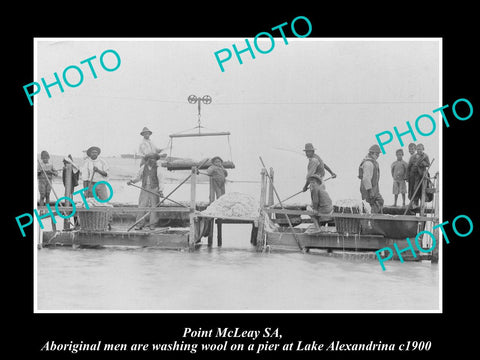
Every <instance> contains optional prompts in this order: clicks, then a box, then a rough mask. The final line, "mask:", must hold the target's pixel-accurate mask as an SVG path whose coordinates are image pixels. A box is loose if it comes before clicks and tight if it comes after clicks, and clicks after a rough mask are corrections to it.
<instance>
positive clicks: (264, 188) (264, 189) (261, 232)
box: [257, 169, 267, 251]
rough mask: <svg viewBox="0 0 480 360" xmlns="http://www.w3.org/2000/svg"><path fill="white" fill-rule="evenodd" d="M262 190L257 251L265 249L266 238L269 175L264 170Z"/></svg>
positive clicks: (262, 172)
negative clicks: (264, 240)
mask: <svg viewBox="0 0 480 360" xmlns="http://www.w3.org/2000/svg"><path fill="white" fill-rule="evenodd" d="M260 176H261V181H260V183H261V188H260V215H259V217H258V232H257V250H258V251H261V250H262V249H263V238H264V236H265V229H264V222H265V219H264V213H265V210H266V209H265V202H266V198H267V175H266V173H265V170H264V169H262V171H261V173H260Z"/></svg>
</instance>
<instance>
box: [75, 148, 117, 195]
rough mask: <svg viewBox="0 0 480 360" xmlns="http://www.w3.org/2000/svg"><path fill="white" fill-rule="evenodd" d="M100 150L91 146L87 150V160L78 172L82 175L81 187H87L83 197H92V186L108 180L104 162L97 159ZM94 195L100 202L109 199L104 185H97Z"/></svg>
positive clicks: (107, 169) (106, 165)
mask: <svg viewBox="0 0 480 360" xmlns="http://www.w3.org/2000/svg"><path fill="white" fill-rule="evenodd" d="M100 152H101V150H100V148H99V147H98V146H92V147H90V148H88V150H87V158H86V159H85V163H84V164H83V166H82V168H81V169H80V172H81V173H82V180H83V187H88V190H87V191H86V192H85V197H87V198H89V197H93V192H92V189H93V185H95V183H97V182H99V181H106V180H107V179H108V171H109V167H108V164H107V162H106V161H105V160H103V159H102V158H99V157H98V156H99V155H100ZM95 193H96V194H97V197H98V198H99V199H101V200H106V199H108V198H109V195H110V194H109V191H108V190H107V186H106V185H105V184H99V185H97V186H96V187H95Z"/></svg>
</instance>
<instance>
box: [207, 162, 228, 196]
mask: <svg viewBox="0 0 480 360" xmlns="http://www.w3.org/2000/svg"><path fill="white" fill-rule="evenodd" d="M207 175H208V176H210V195H209V200H210V203H212V202H214V201H215V199H218V198H219V197H220V196H222V195H224V194H225V182H226V177H227V176H228V172H227V170H225V168H224V167H223V160H222V158H221V157H220V156H214V157H213V158H212V165H210V166H209V167H208V169H207Z"/></svg>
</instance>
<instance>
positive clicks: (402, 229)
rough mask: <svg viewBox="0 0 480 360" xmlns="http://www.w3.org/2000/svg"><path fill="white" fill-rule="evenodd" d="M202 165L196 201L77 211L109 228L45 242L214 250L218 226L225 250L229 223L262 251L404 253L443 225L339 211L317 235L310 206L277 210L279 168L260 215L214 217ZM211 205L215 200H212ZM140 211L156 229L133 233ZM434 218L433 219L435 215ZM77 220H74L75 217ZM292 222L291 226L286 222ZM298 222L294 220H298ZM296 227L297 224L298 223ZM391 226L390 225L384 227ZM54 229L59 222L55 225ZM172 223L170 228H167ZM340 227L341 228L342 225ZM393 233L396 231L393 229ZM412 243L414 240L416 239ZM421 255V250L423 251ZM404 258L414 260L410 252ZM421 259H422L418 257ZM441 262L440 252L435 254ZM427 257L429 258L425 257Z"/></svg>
mask: <svg viewBox="0 0 480 360" xmlns="http://www.w3.org/2000/svg"><path fill="white" fill-rule="evenodd" d="M197 170H198V169H197V167H195V166H194V167H192V169H191V174H190V175H189V178H190V180H191V181H190V187H191V188H190V200H189V201H188V202H184V203H177V204H179V205H182V206H176V205H175V206H173V205H166V204H162V205H161V206H158V207H155V208H139V207H138V206H136V205H122V206H98V207H92V208H90V209H85V208H77V209H76V211H77V213H78V214H76V216H79V217H80V218H81V217H82V213H85V212H89V213H95V214H98V216H105V217H108V218H109V219H110V221H109V228H108V229H106V228H96V229H95V228H94V229H91V228H88V227H86V226H85V224H81V222H80V227H79V228H75V229H74V228H72V226H71V224H70V220H68V221H67V220H65V224H64V230H62V231H57V230H56V229H55V228H54V227H52V231H43V232H42V239H41V240H40V241H41V244H42V246H44V247H52V246H73V247H93V248H96V247H115V246H119V247H152V248H159V249H175V250H188V251H194V250H195V249H197V248H198V247H199V246H202V245H203V244H202V239H203V238H207V242H206V245H207V246H209V247H211V246H213V234H214V228H215V226H216V229H217V243H216V245H217V246H218V247H221V246H223V236H222V235H223V231H222V226H223V224H245V225H247V226H251V235H250V244H251V245H252V246H255V247H256V249H257V251H262V252H263V251H265V250H266V249H268V251H276V250H279V251H285V250H287V251H299V250H303V251H308V250H310V249H324V250H327V251H332V250H335V251H355V252H370V253H371V252H375V251H377V250H379V249H382V248H385V247H390V248H393V244H397V246H398V247H399V248H400V249H404V248H406V247H407V245H408V244H407V242H406V239H405V238H406V236H413V239H414V238H415V235H416V234H417V233H418V232H419V231H422V230H423V229H424V228H425V224H426V223H435V224H438V218H437V217H436V212H435V213H434V214H429V213H428V211H425V209H423V210H422V212H421V214H422V215H421V216H420V214H415V215H401V214H400V215H391V214H344V213H333V214H332V215H331V216H332V218H333V220H332V221H330V222H329V223H327V225H329V226H328V227H327V228H326V229H324V230H321V231H316V232H309V231H306V229H305V228H301V227H297V225H298V224H302V223H310V221H309V220H305V219H303V218H302V216H303V215H307V216H315V215H318V214H317V213H316V212H314V211H308V210H306V207H299V206H298V205H296V206H284V205H282V206H281V207H277V206H274V196H273V190H274V187H273V175H274V173H273V169H270V172H269V173H267V172H266V170H265V169H263V170H262V171H261V174H260V176H261V181H260V203H259V214H258V217H248V218H247V217H243V218H238V217H227V216H223V217H222V216H212V215H207V214H204V213H203V210H205V208H206V207H207V206H208V204H209V203H208V202H201V201H198V199H197V181H196V180H197ZM210 201H211V200H210ZM38 210H39V212H40V213H42V212H45V211H46V210H47V209H46V208H45V207H43V208H42V207H39V209H38ZM59 211H61V212H62V213H63V214H65V215H67V214H70V213H71V212H72V211H73V208H72V207H67V206H63V207H59ZM138 212H156V213H157V214H158V217H159V222H158V223H157V226H158V227H156V228H155V229H154V230H133V229H131V227H130V228H128V225H130V224H131V223H132V222H133V221H135V218H136V215H137V214H138ZM432 215H433V216H432ZM342 218H346V219H350V220H358V221H359V222H360V223H361V231H359V232H357V233H345V232H341V231H339V230H338V229H336V227H335V225H336V224H335V221H339V220H338V219H342ZM71 219H73V218H71ZM286 219H287V220H288V221H287V222H288V226H287V222H286V221H285V220H286ZM292 220H293V221H292ZM293 224H295V226H294V225H293ZM385 224H387V225H388V226H386V227H385V226H384V225H385ZM53 225H54V224H53ZM167 225H168V226H167ZM337 225H338V224H337ZM392 229H393V230H392ZM413 239H412V240H413ZM417 253H418V252H417ZM404 254H405V256H403V257H404V258H411V259H420V256H418V258H414V257H413V256H411V254H410V256H408V253H404ZM418 255H420V254H419V253H418ZM429 256H430V258H435V253H433V257H432V254H429ZM423 258H425V257H423Z"/></svg>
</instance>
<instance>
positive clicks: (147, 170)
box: [127, 153, 163, 230]
mask: <svg viewBox="0 0 480 360" xmlns="http://www.w3.org/2000/svg"><path fill="white" fill-rule="evenodd" d="M158 159H160V155H159V154H157V153H151V154H147V155H146V156H145V157H144V160H145V164H144V165H142V166H141V167H140V169H139V170H138V173H137V176H136V177H135V178H134V179H131V180H129V181H128V182H127V185H130V184H134V183H136V182H139V181H140V180H141V181H142V190H141V192H140V196H139V198H138V207H151V208H155V207H156V206H157V204H158V203H159V202H160V197H163V176H162V173H161V171H160V167H159V166H158V164H157V160H158ZM143 189H145V190H143ZM144 215H145V212H143V213H141V212H140V213H138V215H137V221H139V220H140V219H141V218H142V217H143V216H144ZM157 221H158V215H157V213H156V212H151V213H150V221H149V227H150V230H154V229H155V224H156V223H157ZM143 226H144V222H143V220H142V221H140V222H139V223H138V224H137V225H136V226H135V230H141V229H142V228H143Z"/></svg>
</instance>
